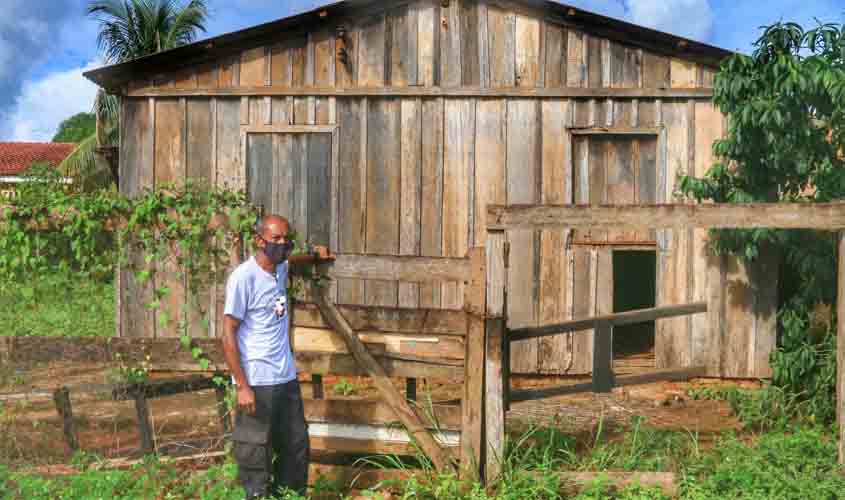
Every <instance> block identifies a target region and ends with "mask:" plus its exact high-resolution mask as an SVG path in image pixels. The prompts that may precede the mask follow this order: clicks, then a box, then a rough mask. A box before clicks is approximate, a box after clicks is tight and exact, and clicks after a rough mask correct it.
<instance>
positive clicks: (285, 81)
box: [270, 44, 292, 87]
mask: <svg viewBox="0 0 845 500" xmlns="http://www.w3.org/2000/svg"><path fill="white" fill-rule="evenodd" d="M291 76H292V73H291V51H290V50H289V47H288V46H287V45H281V44H279V45H274V46H273V47H272V48H271V49H270V83H271V84H272V85H273V86H274V87H290V86H291Z"/></svg>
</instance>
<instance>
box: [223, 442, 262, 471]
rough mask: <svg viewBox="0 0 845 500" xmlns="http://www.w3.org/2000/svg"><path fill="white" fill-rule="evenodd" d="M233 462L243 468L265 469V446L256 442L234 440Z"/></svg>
mask: <svg viewBox="0 0 845 500" xmlns="http://www.w3.org/2000/svg"><path fill="white" fill-rule="evenodd" d="M232 452H233V454H234V455H235V462H237V464H238V466H240V467H242V468H244V469H252V470H265V469H266V468H267V456H268V455H267V454H268V453H269V451H268V450H267V446H266V445H263V444H256V443H246V442H243V441H235V442H234V444H233V450H232Z"/></svg>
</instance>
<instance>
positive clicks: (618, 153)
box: [607, 138, 636, 241]
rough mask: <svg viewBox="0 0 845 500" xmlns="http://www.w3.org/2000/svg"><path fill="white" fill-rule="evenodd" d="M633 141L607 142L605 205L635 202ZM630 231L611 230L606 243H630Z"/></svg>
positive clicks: (622, 139) (617, 140)
mask: <svg viewBox="0 0 845 500" xmlns="http://www.w3.org/2000/svg"><path fill="white" fill-rule="evenodd" d="M632 143H633V141H632V140H631V139H627V138H619V139H611V140H609V141H607V147H608V153H609V155H608V161H607V203H608V204H610V205H630V204H633V203H634V202H635V201H636V195H635V193H634V189H635V186H634V184H635V180H634V168H635V165H634V148H633V147H632V146H633V144H632ZM632 239H633V238H632V235H631V232H630V231H625V230H620V229H612V230H609V231H608V241H631V240H632Z"/></svg>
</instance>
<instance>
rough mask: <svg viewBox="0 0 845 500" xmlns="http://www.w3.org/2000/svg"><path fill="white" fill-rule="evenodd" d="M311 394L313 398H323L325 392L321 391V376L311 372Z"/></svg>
mask: <svg viewBox="0 0 845 500" xmlns="http://www.w3.org/2000/svg"><path fill="white" fill-rule="evenodd" d="M311 393H312V394H311V396H312V397H313V398H314V399H323V398H324V397H326V396H325V393H324V391H323V376H322V375H317V374H311Z"/></svg>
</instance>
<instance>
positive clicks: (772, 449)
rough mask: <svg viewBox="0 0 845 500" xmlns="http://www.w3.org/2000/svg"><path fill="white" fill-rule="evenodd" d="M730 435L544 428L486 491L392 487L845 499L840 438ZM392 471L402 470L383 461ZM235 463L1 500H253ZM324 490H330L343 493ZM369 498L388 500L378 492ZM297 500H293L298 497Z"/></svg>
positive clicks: (111, 474) (7, 493) (493, 496)
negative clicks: (625, 478) (672, 483)
mask: <svg viewBox="0 0 845 500" xmlns="http://www.w3.org/2000/svg"><path fill="white" fill-rule="evenodd" d="M747 438H748V437H747V436H746V439H741V438H740V437H737V436H730V435H726V436H725V437H724V438H722V440H721V441H720V442H719V443H718V444H717V445H716V446H715V447H713V448H712V449H710V450H708V451H701V450H699V448H698V446H697V440H696V439H695V436H693V435H690V434H686V433H673V432H668V431H660V430H655V429H651V428H649V427H648V426H647V425H645V424H644V423H642V422H636V421H635V422H634V425H633V426H632V427H631V428H630V429H628V431H627V432H626V433H625V434H624V436H622V438H621V439H613V440H612V441H604V440H603V439H602V438H601V436H598V439H597V441H596V442H595V443H592V444H591V445H590V446H589V447H588V448H587V449H582V450H581V453H576V448H578V447H579V446H583V444H581V445H578V444H576V443H575V442H574V441H573V440H572V439H571V438H569V437H567V436H564V435H562V434H559V433H557V432H555V431H551V430H549V429H536V430H534V431H531V432H529V433H528V434H526V435H524V436H523V437H521V438H520V439H519V440H517V441H514V442H511V443H509V445H508V453H507V457H506V460H505V461H504V464H503V474H502V476H501V478H500V479H499V480H498V481H495V482H494V483H493V484H490V485H488V487H487V488H483V487H482V486H481V485H479V484H478V483H471V482H461V481H459V480H458V479H457V478H456V477H455V476H454V475H453V474H447V475H437V474H434V473H433V472H431V471H430V470H429V471H428V472H426V473H424V474H421V475H418V476H416V477H412V478H410V479H408V480H404V481H401V482H395V483H385V484H383V485H381V486H382V488H381V491H384V489H390V490H391V491H392V492H393V495H392V498H394V499H402V500H418V499H419V500H559V499H560V500H562V499H565V498H572V499H574V500H598V499H620V500H666V496H665V495H663V494H662V493H661V492H660V491H658V490H654V489H648V488H643V487H631V488H628V489H626V490H623V491H619V492H613V491H612V490H611V489H610V488H609V486H608V485H607V484H604V483H603V482H602V481H601V480H598V481H597V482H596V483H595V484H593V485H590V486H589V487H588V488H586V489H584V490H583V491H581V492H580V493H579V494H578V495H577V496H567V494H566V493H565V492H566V491H568V490H569V488H567V487H566V485H563V484H561V482H560V480H559V478H558V476H557V475H556V474H554V473H553V472H555V471H559V470H632V471H634V470H638V471H648V470H658V471H671V472H675V473H676V477H677V478H679V482H680V494H679V497H678V498H680V499H682V500H721V499H741V500H764V499H773V500H774V499H777V500H793V499H794V500H805V499H814V500H816V499H820V500H826V499H831V500H833V499H841V498H845V478H843V477H842V476H841V475H840V474H839V472H838V470H839V469H838V466H837V464H836V456H837V454H836V442H835V439H834V436H833V434H832V431H831V430H830V429H828V428H822V427H810V426H804V427H794V428H792V429H789V430H788V431H773V432H769V433H766V434H762V435H760V436H758V437H756V438H754V439H753V440H752V442H750V443H749V442H748V439H747ZM382 465H383V466H387V465H390V466H396V465H400V466H401V464H400V463H399V462H397V461H395V460H390V459H388V460H386V461H382ZM236 475H237V468H236V466H235V465H234V464H232V463H226V464H223V465H219V466H215V467H212V468H210V469H209V470H207V471H203V472H194V473H192V472H184V471H179V470H177V469H175V468H173V467H170V466H168V465H167V464H165V463H162V462H158V461H156V460H154V459H150V460H148V461H147V462H146V463H143V464H140V465H137V466H135V467H133V468H132V469H130V470H126V471H98V470H94V469H88V470H87V471H83V472H81V473H80V474H78V475H74V476H67V477H61V478H51V479H47V478H43V477H38V476H27V475H20V474H15V473H11V472H9V471H8V470H7V469H5V468H3V466H0V499H2V500H11V499H17V498H27V499H36V500H40V499H45V500H46V499H54V498H62V499H68V500H95V499H101V498H102V499H110V498H124V499H156V498H160V499H177V498H178V499H201V500H230V499H232V500H234V499H240V498H243V491H242V490H241V489H240V487H239V486H238V485H237V481H236ZM338 490H339V488H338V486H337V485H332V484H327V483H322V484H321V487H320V491H322V492H326V491H338ZM367 496H370V497H372V498H380V497H381V496H382V493H380V492H379V491H377V490H374V491H370V492H367ZM289 498H290V497H289Z"/></svg>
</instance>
